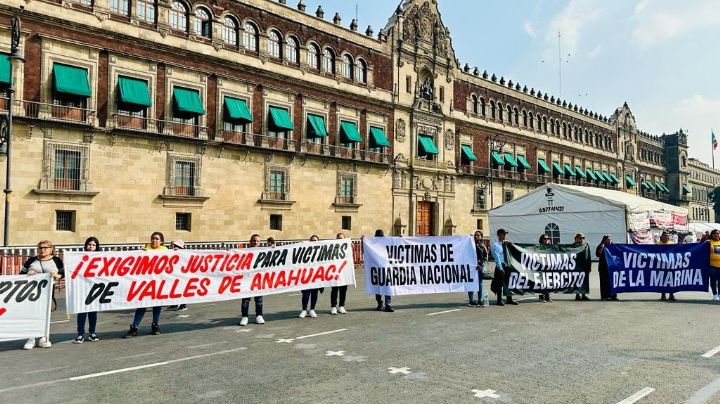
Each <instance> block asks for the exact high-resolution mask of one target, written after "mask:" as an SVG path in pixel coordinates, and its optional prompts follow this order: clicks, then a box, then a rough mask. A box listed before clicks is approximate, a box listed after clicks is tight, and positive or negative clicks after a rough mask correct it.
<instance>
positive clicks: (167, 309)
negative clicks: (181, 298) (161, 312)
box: [165, 305, 180, 311]
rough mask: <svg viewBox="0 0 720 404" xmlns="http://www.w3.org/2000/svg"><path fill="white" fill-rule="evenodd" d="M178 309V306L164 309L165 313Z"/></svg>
mask: <svg viewBox="0 0 720 404" xmlns="http://www.w3.org/2000/svg"><path fill="white" fill-rule="evenodd" d="M178 307H180V306H177V305H175V306H168V307H167V308H166V309H165V311H176V310H177V309H178Z"/></svg>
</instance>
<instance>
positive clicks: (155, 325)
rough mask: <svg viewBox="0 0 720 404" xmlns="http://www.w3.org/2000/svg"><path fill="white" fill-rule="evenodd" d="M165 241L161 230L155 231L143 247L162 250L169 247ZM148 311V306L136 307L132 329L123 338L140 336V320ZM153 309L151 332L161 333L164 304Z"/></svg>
mask: <svg viewBox="0 0 720 404" xmlns="http://www.w3.org/2000/svg"><path fill="white" fill-rule="evenodd" d="M164 242H165V236H164V235H163V234H162V233H160V232H159V231H156V232H153V233H152V234H151V235H150V244H146V245H145V247H143V248H142V249H143V250H145V251H161V250H167V247H165V246H164V245H163V243H164ZM146 311H147V308H146V307H141V308H139V309H135V317H134V318H133V322H132V324H131V325H130V330H129V331H128V332H127V334H125V336H124V337H123V338H130V337H137V336H138V326H139V325H140V322H141V321H142V319H143V317H145V312H146ZM152 311H153V314H152V315H153V318H152V324H150V333H151V334H152V335H158V334H160V324H159V323H160V312H161V311H162V306H155V307H153V308H152Z"/></svg>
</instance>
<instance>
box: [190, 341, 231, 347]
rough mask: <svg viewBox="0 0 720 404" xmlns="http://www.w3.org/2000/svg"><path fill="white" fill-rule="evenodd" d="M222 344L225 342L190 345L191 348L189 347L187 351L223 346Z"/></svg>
mask: <svg viewBox="0 0 720 404" xmlns="http://www.w3.org/2000/svg"><path fill="white" fill-rule="evenodd" d="M224 343H225V341H220V342H212V343H209V344H200V345H192V346H189V347H188V349H195V348H205V347H209V346H213V345H220V344H224Z"/></svg>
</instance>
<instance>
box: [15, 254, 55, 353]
mask: <svg viewBox="0 0 720 404" xmlns="http://www.w3.org/2000/svg"><path fill="white" fill-rule="evenodd" d="M20 273H21V274H26V275H35V274H39V273H49V274H51V275H52V277H53V279H55V280H58V279H60V278H62V276H63V273H64V266H63V262H62V260H61V259H60V258H58V257H56V256H55V247H54V246H53V243H52V241H50V240H42V241H40V242H39V243H38V245H37V255H36V256H35V257H32V258H30V259H28V260H27V261H25V263H24V264H23V267H22V270H20ZM54 292H55V290H54V289H53V295H54ZM54 300H55V297H54V296H53V301H54ZM36 342H37V345H39V346H40V347H41V348H50V347H51V346H52V343H51V342H50V337H49V336H44V337H42V338H40V341H36V339H35V338H28V340H27V342H26V343H25V345H24V346H23V349H33V348H35V344H36Z"/></svg>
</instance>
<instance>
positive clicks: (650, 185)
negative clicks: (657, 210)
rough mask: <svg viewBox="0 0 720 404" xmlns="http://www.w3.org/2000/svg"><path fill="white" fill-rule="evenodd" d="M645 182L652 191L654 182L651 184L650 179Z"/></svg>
mask: <svg viewBox="0 0 720 404" xmlns="http://www.w3.org/2000/svg"><path fill="white" fill-rule="evenodd" d="M646 184H647V185H648V187H649V188H650V189H652V190H653V191H655V184H653V183H652V182H650V181H647V182H646Z"/></svg>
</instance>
